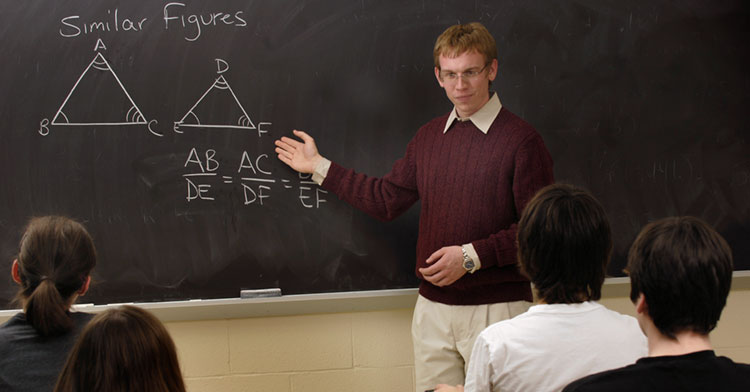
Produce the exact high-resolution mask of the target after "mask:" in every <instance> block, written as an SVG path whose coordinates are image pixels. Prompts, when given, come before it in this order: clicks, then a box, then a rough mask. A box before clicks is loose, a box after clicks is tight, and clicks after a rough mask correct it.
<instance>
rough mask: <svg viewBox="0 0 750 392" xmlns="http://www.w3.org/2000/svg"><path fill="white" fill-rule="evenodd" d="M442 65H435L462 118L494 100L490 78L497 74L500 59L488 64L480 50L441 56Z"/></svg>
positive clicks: (442, 84)
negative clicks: (490, 89) (491, 94)
mask: <svg viewBox="0 0 750 392" xmlns="http://www.w3.org/2000/svg"><path fill="white" fill-rule="evenodd" d="M439 61H440V68H438V67H435V77H437V80H438V83H439V84H440V87H442V88H444V89H445V94H446V95H447V96H448V99H450V100H451V102H453V104H454V105H456V110H457V111H458V115H459V116H460V117H468V116H471V115H472V114H474V113H476V112H477V111H478V110H479V109H481V108H482V106H484V104H485V103H487V101H488V100H489V99H490V93H489V86H490V81H492V80H495V76H496V75H497V60H495V59H493V60H492V61H491V62H489V63H486V62H485V60H484V56H483V55H481V54H479V52H477V51H472V52H466V53H462V54H461V55H459V56H457V57H445V56H444V55H440V57H439Z"/></svg>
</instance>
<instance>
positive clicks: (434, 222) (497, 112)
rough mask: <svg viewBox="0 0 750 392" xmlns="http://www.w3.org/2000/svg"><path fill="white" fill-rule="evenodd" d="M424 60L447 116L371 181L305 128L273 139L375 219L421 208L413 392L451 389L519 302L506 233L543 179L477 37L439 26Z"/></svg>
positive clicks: (298, 165) (490, 49)
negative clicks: (324, 149)
mask: <svg viewBox="0 0 750 392" xmlns="http://www.w3.org/2000/svg"><path fill="white" fill-rule="evenodd" d="M433 57H434V63H435V77H436V78H437V82H438V84H440V86H441V87H442V88H443V89H444V90H445V93H446V95H447V96H448V99H449V100H450V101H451V102H452V103H453V104H454V108H453V110H451V111H450V113H447V114H445V115H443V116H440V117H437V118H435V119H433V120H431V121H430V122H428V123H427V124H425V125H423V126H422V127H421V128H420V129H419V130H418V131H417V133H416V135H415V136H414V138H413V139H412V140H411V141H410V142H409V144H408V145H407V147H406V153H405V154H404V156H403V157H402V158H401V159H399V160H397V161H396V162H395V163H394V165H393V167H392V168H391V171H390V172H389V173H387V174H386V175H385V176H383V177H382V178H375V177H370V176H367V175H364V174H361V173H356V172H355V171H353V170H350V169H346V168H344V167H342V166H340V165H338V164H337V163H335V162H331V161H329V160H328V159H325V158H324V157H322V156H321V155H320V154H319V152H318V149H317V147H316V144H315V141H314V140H313V138H312V137H310V136H309V135H308V134H307V133H305V132H302V131H298V130H295V131H294V135H295V136H296V137H297V138H298V139H296V138H289V137H282V138H281V139H279V140H277V141H276V153H277V154H278V158H279V159H280V160H281V161H282V162H284V163H286V164H287V165H289V166H290V167H291V168H293V169H294V170H297V171H299V172H302V173H312V175H313V180H314V181H315V182H317V183H318V184H319V185H321V186H322V187H323V188H324V189H326V190H328V191H329V192H332V193H334V194H336V195H337V196H338V197H339V198H340V199H342V200H344V201H346V202H348V203H349V204H351V205H352V206H354V207H356V208H358V209H360V210H362V211H364V212H366V213H368V214H370V215H372V216H373V217H375V218H378V219H381V220H391V219H394V218H396V217H397V216H399V215H400V214H402V213H403V212H405V211H406V210H407V209H408V208H409V207H411V206H412V205H413V204H414V203H415V202H416V201H417V200H420V201H421V204H422V207H421V211H420V218H419V236H418V239H417V251H416V254H417V260H416V274H417V277H418V278H419V279H420V285H419V297H418V299H417V304H416V306H415V309H414V318H413V320H412V340H413V344H414V362H415V374H416V386H417V390H418V391H424V390H426V389H429V388H432V387H434V386H435V385H437V384H438V383H447V384H451V383H452V384H461V383H463V381H464V376H465V369H466V366H467V362H468V359H469V358H470V356H471V350H472V347H473V344H474V340H475V339H476V337H477V335H478V334H479V333H480V332H481V331H482V330H483V329H484V328H485V327H487V326H489V325H490V324H493V323H495V322H498V321H500V320H504V319H508V318H512V317H514V316H516V315H518V314H520V313H523V312H524V311H526V309H528V307H529V306H530V304H531V300H532V294H531V288H530V285H529V282H528V280H527V279H526V278H524V277H523V276H521V274H520V273H519V271H518V267H517V264H516V245H515V238H516V225H517V222H518V217H519V216H520V214H521V211H522V210H523V207H524V206H525V205H526V203H527V202H528V201H529V200H530V199H531V198H532V197H533V196H534V194H535V193H536V192H537V190H539V189H541V188H542V187H544V186H546V185H548V184H551V183H552V182H554V180H553V171H552V158H551V157H550V154H549V152H548V151H547V148H546V147H545V145H544V141H543V140H542V137H541V136H540V135H539V134H538V133H537V132H536V130H534V128H533V127H532V126H531V125H529V124H528V123H527V122H525V121H524V120H522V119H521V118H519V117H518V116H516V115H515V114H513V113H511V112H510V111H509V110H508V109H506V108H504V107H503V106H502V104H501V103H500V99H499V97H498V95H497V94H496V93H495V92H492V91H490V85H491V83H492V81H493V80H495V78H496V76H497V67H498V62H497V47H496V45H495V40H494V38H493V37H492V35H491V34H490V33H489V32H488V31H487V29H486V28H485V27H484V26H483V25H481V24H480V23H470V24H466V25H454V26H451V27H449V28H448V29H447V30H445V32H443V33H442V34H441V35H440V36H439V37H438V38H437V41H436V42H435V47H434V50H433Z"/></svg>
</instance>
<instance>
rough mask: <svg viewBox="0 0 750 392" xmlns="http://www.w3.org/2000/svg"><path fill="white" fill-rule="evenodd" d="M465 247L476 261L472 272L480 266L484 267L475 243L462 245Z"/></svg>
mask: <svg viewBox="0 0 750 392" xmlns="http://www.w3.org/2000/svg"><path fill="white" fill-rule="evenodd" d="M462 246H463V248H464V249H466V254H467V255H469V257H471V260H472V261H474V268H473V269H472V270H471V272H474V271H476V270H478V269H480V268H482V261H481V260H479V254H477V250H476V249H474V245H472V244H471V243H468V244H464V245H462Z"/></svg>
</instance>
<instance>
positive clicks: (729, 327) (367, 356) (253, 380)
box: [167, 279, 750, 392]
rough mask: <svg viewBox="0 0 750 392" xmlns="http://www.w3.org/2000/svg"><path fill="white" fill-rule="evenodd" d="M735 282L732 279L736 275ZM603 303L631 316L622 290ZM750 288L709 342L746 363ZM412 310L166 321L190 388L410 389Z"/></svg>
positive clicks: (286, 391) (278, 391)
mask: <svg viewBox="0 0 750 392" xmlns="http://www.w3.org/2000/svg"><path fill="white" fill-rule="evenodd" d="M735 280H736V279H735ZM735 286H736V285H735ZM601 302H602V303H603V304H604V305H605V306H607V307H609V308H611V309H614V310H616V311H619V312H621V313H625V314H631V315H632V314H633V305H632V304H631V303H630V300H629V298H628V296H627V290H626V289H624V288H623V287H619V288H617V289H612V288H609V289H608V287H607V286H605V290H604V298H603V299H602V301H601ZM748 309H750V287H739V288H734V289H733V290H732V292H731V294H730V296H729V299H728V303H727V307H726V308H725V310H724V313H723V315H722V318H721V321H720V323H719V326H718V328H717V329H716V330H715V331H714V333H713V334H712V342H713V344H714V346H715V347H716V350H717V352H718V353H719V354H720V355H726V356H728V357H730V358H732V359H734V360H735V361H738V362H745V363H750V328H748V327H750V312H749V311H748ZM411 316H412V309H410V308H407V309H393V310H381V311H365V312H357V311H354V312H346V313H328V314H313V315H299V316H295V315H292V316H281V317H254V318H240V319H224V320H207V321H180V322H168V323H167V327H168V329H169V331H170V332H171V334H172V336H173V337H174V340H175V342H176V344H177V347H178V351H179V356H180V361H181V365H182V368H183V372H184V375H185V379H186V381H187V386H188V390H189V391H190V392H215V391H228V392H235V391H237V392H239V391H268V392H302V391H305V392H338V391H341V392H354V391H357V392H375V391H378V392H382V391H389V392H401V391H403V392H411V391H414V372H413V355H412V351H411V335H410V326H411Z"/></svg>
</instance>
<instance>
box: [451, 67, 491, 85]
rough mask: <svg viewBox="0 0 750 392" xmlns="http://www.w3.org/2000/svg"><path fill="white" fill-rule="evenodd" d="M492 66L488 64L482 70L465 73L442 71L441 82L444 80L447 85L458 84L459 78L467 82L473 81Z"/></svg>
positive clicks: (471, 70) (470, 70)
mask: <svg viewBox="0 0 750 392" xmlns="http://www.w3.org/2000/svg"><path fill="white" fill-rule="evenodd" d="M488 65H490V63H487V64H485V65H484V67H482V68H481V69H478V70H477V69H469V70H466V71H464V72H458V73H456V72H453V71H440V80H442V81H443V82H445V83H456V82H458V78H462V79H463V80H465V81H473V80H475V79H476V78H478V77H479V75H481V74H482V72H484V70H485V69H487V66H488Z"/></svg>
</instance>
